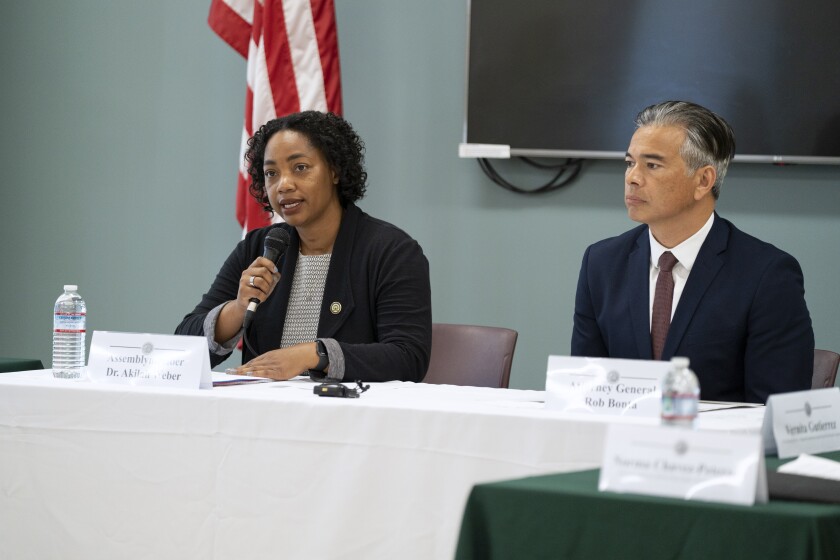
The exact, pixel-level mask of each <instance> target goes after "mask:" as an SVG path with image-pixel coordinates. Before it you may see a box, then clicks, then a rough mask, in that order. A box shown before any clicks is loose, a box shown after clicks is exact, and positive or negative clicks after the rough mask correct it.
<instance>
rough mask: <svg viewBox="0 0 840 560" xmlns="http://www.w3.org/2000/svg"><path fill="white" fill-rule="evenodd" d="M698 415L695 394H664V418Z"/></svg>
mask: <svg viewBox="0 0 840 560" xmlns="http://www.w3.org/2000/svg"><path fill="white" fill-rule="evenodd" d="M696 417H697V397H696V396H694V395H681V394H675V395H667V394H666V395H662V418H663V419H664V420H682V419H692V420H693V419H694V418H696Z"/></svg>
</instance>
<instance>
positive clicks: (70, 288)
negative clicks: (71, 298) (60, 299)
mask: <svg viewBox="0 0 840 560" xmlns="http://www.w3.org/2000/svg"><path fill="white" fill-rule="evenodd" d="M78 289H79V287H78V286H77V285H76V284H64V291H65V292H75V291H78Z"/></svg>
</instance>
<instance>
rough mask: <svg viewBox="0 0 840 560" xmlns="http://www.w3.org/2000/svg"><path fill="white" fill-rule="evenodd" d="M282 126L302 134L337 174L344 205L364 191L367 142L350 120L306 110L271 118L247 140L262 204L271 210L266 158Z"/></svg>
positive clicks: (250, 168)
mask: <svg viewBox="0 0 840 560" xmlns="http://www.w3.org/2000/svg"><path fill="white" fill-rule="evenodd" d="M281 130H293V131H295V132H297V133H299V134H303V135H304V136H306V138H307V139H308V140H309V143H310V144H312V146H313V147H314V148H316V149H317V150H318V151H319V152H321V154H322V155H323V156H324V159H326V161H327V164H329V166H330V167H331V168H333V169H334V170H335V172H336V173H337V174H338V187H337V188H338V199H339V201H340V202H341V206H342V207H345V208H346V207H347V205H348V204H349V203H350V202H355V201H357V200H359V199H360V198H362V197H363V196H364V195H365V189H366V188H367V172H366V171H365V168H364V160H365V144H364V142H362V139H361V138H359V135H358V134H356V131H355V130H353V127H352V126H350V123H348V122H347V121H345V120H344V119H342V118H341V117H339V116H338V115H335V114H333V113H321V112H320V111H303V112H301V113H293V114H291V115H286V116H285V117H281V118H279V119H274V120H271V121H268V122H267V123H265V124H264V125H262V126H261V127H260V129H259V130H258V131H257V132H256V133H255V134H254V136H253V137H251V138H250V139H249V140H248V150H247V151H246V152H245V162H246V163H247V165H248V174H249V175H250V176H251V186H250V187H249V192H250V193H251V196H253V197H254V198H255V199H256V200H257V202H259V203H260V204H261V205H262V206H263V208H265V209H266V210H268V211H271V205H270V204H269V201H268V195H267V194H266V191H265V176H264V175H263V162H264V159H265V147H266V145H268V141H269V140H270V139H271V137H272V136H274V135H275V134H276V133H277V132H279V131H281Z"/></svg>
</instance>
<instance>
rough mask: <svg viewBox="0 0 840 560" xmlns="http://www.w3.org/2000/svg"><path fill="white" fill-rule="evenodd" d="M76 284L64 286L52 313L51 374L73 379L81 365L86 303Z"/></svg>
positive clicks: (82, 362) (80, 372)
mask: <svg viewBox="0 0 840 560" xmlns="http://www.w3.org/2000/svg"><path fill="white" fill-rule="evenodd" d="M78 289H79V288H78V286H74V285H72V284H68V285H66V286H64V293H63V294H61V295H60V296H59V298H58V299H57V300H56V302H55V313H54V315H53V356H52V372H53V377H63V378H68V379H73V378H77V377H80V376H81V375H82V370H83V369H84V367H85V318H86V315H87V306H85V301H84V300H83V299H82V296H80V295H79V292H78Z"/></svg>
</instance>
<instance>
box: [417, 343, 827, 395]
mask: <svg viewBox="0 0 840 560" xmlns="http://www.w3.org/2000/svg"><path fill="white" fill-rule="evenodd" d="M432 354H434V350H432ZM838 366H840V354H838V353H837V352H832V351H831V350H814V377H812V378H811V389H824V388H826V387H834V381H835V380H836V379H837V367H838Z"/></svg>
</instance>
